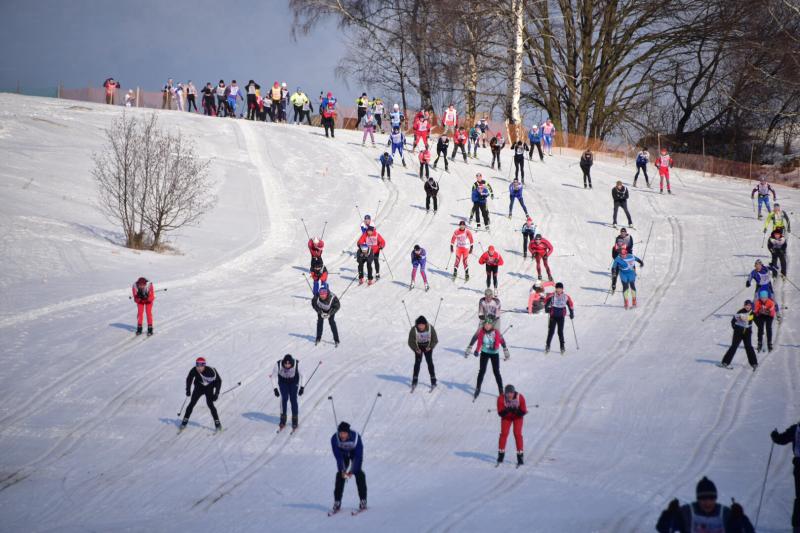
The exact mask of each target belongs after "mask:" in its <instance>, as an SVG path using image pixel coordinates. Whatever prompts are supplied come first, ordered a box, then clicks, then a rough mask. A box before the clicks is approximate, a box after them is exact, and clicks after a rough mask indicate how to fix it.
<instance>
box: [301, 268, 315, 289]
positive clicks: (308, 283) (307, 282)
mask: <svg viewBox="0 0 800 533" xmlns="http://www.w3.org/2000/svg"><path fill="white" fill-rule="evenodd" d="M303 279H304V280H306V285H308V290H310V291H311V293H312V294H313V293H314V289H313V287H311V282H310V281H308V276H306V273H305V272H303Z"/></svg>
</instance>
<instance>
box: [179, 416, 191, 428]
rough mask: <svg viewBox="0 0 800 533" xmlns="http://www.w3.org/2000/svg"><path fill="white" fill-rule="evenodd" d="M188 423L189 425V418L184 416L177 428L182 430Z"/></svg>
mask: <svg viewBox="0 0 800 533" xmlns="http://www.w3.org/2000/svg"><path fill="white" fill-rule="evenodd" d="M188 425H189V419H188V418H184V419H183V421H181V427H180V428H178V429H180V430H181V431H183V430H184V429H186V426H188Z"/></svg>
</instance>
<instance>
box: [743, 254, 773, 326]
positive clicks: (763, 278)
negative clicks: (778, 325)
mask: <svg viewBox="0 0 800 533" xmlns="http://www.w3.org/2000/svg"><path fill="white" fill-rule="evenodd" d="M777 275H778V267H777V266H775V265H772V264H769V265H767V266H764V263H762V262H761V259H756V263H755V268H754V269H753V270H752V271H751V272H750V275H749V276H747V281H746V282H745V287H749V286H750V284H751V283H752V282H753V281H755V282H756V292H755V298H758V293H760V292H761V291H767V294H769V297H770V299H772V300H773V301H774V302H775V313H776V316H777V318H778V320H781V313H780V307H779V306H778V301H777V300H776V299H775V291H774V289H773V288H772V276H777Z"/></svg>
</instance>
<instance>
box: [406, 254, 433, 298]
mask: <svg viewBox="0 0 800 533" xmlns="http://www.w3.org/2000/svg"><path fill="white" fill-rule="evenodd" d="M427 261H428V252H426V251H425V248H423V247H422V246H420V245H419V244H415V245H414V248H413V249H412V250H411V285H410V288H411V289H413V288H414V282H415V281H416V279H417V269H419V275H420V276H422V282H423V283H424V284H425V290H426V291H427V290H428V289H430V286H429V285H428V274H427V273H426V272H425V264H426V263H427Z"/></svg>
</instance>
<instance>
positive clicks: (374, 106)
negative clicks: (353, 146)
mask: <svg viewBox="0 0 800 533" xmlns="http://www.w3.org/2000/svg"><path fill="white" fill-rule="evenodd" d="M370 106H371V107H370V109H371V110H372V114H373V115H374V116H375V123H376V124H377V125H378V129H379V130H380V131H381V133H384V131H383V114H384V113H385V112H386V111H385V109H384V107H383V100H382V99H381V98H376V99H374V100H373V101H372V102H370Z"/></svg>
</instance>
